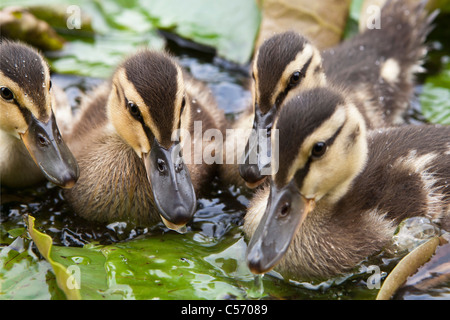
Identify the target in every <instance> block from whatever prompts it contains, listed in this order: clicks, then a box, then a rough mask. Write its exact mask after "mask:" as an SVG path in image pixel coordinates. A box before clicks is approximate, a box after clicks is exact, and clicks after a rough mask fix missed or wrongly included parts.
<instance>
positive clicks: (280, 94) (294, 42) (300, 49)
mask: <svg viewBox="0 0 450 320" xmlns="http://www.w3.org/2000/svg"><path fill="white" fill-rule="evenodd" d="M252 76H253V82H254V104H255V108H256V106H259V108H260V110H261V112H262V113H263V114H265V113H266V112H268V111H269V110H270V109H271V108H272V107H273V106H274V105H276V106H278V107H279V106H280V105H281V104H282V102H283V101H284V100H285V99H287V98H288V96H290V95H291V93H292V92H294V91H298V90H303V89H307V88H314V87H318V86H320V85H323V84H324V83H325V74H324V72H323V69H322V58H321V55H320V52H319V51H318V50H317V49H316V48H315V47H314V46H313V45H312V44H311V43H310V42H309V41H308V40H307V39H306V38H304V37H303V36H301V35H299V34H297V33H295V32H292V31H288V32H284V33H280V34H277V35H275V36H273V37H271V38H269V39H267V40H266V41H265V42H264V43H263V44H262V45H261V47H260V48H259V49H258V52H257V54H256V57H255V60H254V63H253V72H252Z"/></svg>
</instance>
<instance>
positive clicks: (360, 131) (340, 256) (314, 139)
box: [244, 88, 450, 279]
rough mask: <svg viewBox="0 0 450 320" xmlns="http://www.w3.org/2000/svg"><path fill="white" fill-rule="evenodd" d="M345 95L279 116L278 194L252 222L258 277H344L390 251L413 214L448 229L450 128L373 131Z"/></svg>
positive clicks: (313, 97) (262, 199) (255, 208)
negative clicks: (400, 228)
mask: <svg viewBox="0 0 450 320" xmlns="http://www.w3.org/2000/svg"><path fill="white" fill-rule="evenodd" d="M341 91H342V90H339V91H338V90H331V88H316V89H312V90H310V91H306V92H304V93H301V94H300V96H298V97H295V98H294V99H292V100H290V101H288V102H287V103H286V105H285V106H284V107H283V108H282V109H281V110H280V114H279V116H278V118H277V120H276V121H275V125H274V128H275V129H278V133H279V144H278V148H279V154H278V156H274V157H272V170H273V171H272V176H271V180H270V187H266V188H264V189H261V190H259V191H258V192H257V194H256V195H255V198H254V199H253V200H252V202H251V205H250V207H249V209H248V212H247V215H246V216H245V223H244V230H245V233H246V235H247V236H248V237H249V238H251V240H250V243H249V246H248V251H247V262H248V265H249V267H250V269H251V270H252V272H254V273H264V272H267V271H269V270H271V269H272V268H274V267H275V268H276V270H277V271H279V272H280V273H281V274H283V275H286V276H288V277H292V278H298V279H308V278H327V277H331V276H335V275H338V274H340V273H343V272H346V271H348V270H350V269H352V268H353V267H355V266H356V265H357V264H358V263H359V262H361V261H362V260H363V259H364V258H366V257H367V256H370V255H372V254H374V253H376V252H378V251H379V250H381V249H382V248H384V247H385V246H388V245H389V243H390V240H391V239H392V236H393V234H394V231H395V228H396V226H397V225H398V223H399V222H401V221H402V220H403V219H405V218H408V217H412V216H425V217H427V218H429V219H430V220H432V221H434V222H436V223H440V224H441V227H442V228H444V229H446V230H450V219H449V217H450V127H448V126H441V127H440V126H412V125H411V126H406V125H405V126H400V127H395V128H394V127H391V128H385V129H377V130H372V131H367V129H366V124H365V121H364V119H363V117H362V115H361V113H360V112H359V109H358V108H357V106H356V105H355V103H354V102H353V101H352V100H351V99H349V98H348V96H347V95H346V94H345V93H344V94H340V93H338V92H341ZM344 92H345V91H344ZM272 147H273V150H276V148H277V141H276V140H275V139H272Z"/></svg>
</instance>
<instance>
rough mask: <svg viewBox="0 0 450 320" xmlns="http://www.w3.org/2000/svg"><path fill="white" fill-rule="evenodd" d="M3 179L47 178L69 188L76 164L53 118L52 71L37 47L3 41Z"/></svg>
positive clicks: (18, 183) (21, 183)
mask: <svg viewBox="0 0 450 320" xmlns="http://www.w3.org/2000/svg"><path fill="white" fill-rule="evenodd" d="M0 55H1V57H2V59H1V61H0V112H1V114H0V139H1V144H0V180H1V184H2V186H7V187H13V188H18V187H26V186H31V185H34V184H36V183H38V182H41V181H43V180H45V179H47V180H48V181H51V182H53V183H55V184H56V185H58V186H61V187H64V188H70V187H72V186H73V184H74V183H75V182H76V181H77V179H78V174H79V172H78V165H77V163H76V160H75V158H74V157H73V155H72V153H71V151H70V150H69V149H68V148H67V146H66V144H65V142H64V141H63V139H62V137H61V134H60V132H59V129H58V125H57V123H56V120H55V115H54V109H55V108H56V107H57V106H56V105H55V98H54V95H53V94H52V92H51V81H50V71H49V68H48V65H47V63H46V62H45V61H44V59H43V57H42V56H41V55H40V54H39V53H38V52H37V51H36V50H35V49H33V48H31V47H29V46H27V45H24V44H21V43H17V42H12V41H7V40H2V41H1V44H0Z"/></svg>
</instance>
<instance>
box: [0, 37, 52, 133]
mask: <svg viewBox="0 0 450 320" xmlns="http://www.w3.org/2000/svg"><path fill="white" fill-rule="evenodd" d="M0 56H1V59H0V97H1V98H0V128H1V129H2V130H4V131H6V132H8V133H10V134H12V135H14V136H16V137H18V135H19V134H23V133H25V132H26V131H27V130H28V123H29V121H30V118H31V117H34V118H36V119H39V120H40V121H47V120H48V119H49V118H50V116H51V114H52V104H51V100H52V99H51V93H50V89H51V81H50V71H49V68H48V65H47V63H46V62H45V61H44V60H43V58H42V56H41V55H40V54H39V53H38V52H37V51H36V50H34V49H33V48H31V47H29V46H27V45H24V44H20V43H17V42H11V41H7V40H2V42H1V44H0Z"/></svg>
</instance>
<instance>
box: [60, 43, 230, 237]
mask: <svg viewBox="0 0 450 320" xmlns="http://www.w3.org/2000/svg"><path fill="white" fill-rule="evenodd" d="M195 121H202V130H203V131H202V132H200V135H201V134H202V133H203V132H205V131H206V130H207V129H213V128H214V129H218V130H219V131H220V132H222V130H223V129H224V123H225V118H224V114H223V112H222V111H220V110H219V109H218V108H217V106H216V103H215V101H214V99H213V97H212V95H211V94H210V91H209V90H208V89H207V88H206V87H205V86H204V85H203V84H201V83H200V82H197V81H195V80H194V79H192V78H190V77H189V76H188V75H187V74H186V73H185V72H184V71H182V69H181V68H180V66H179V65H178V63H177V62H176V61H175V60H174V59H173V58H172V57H170V56H169V55H167V54H165V53H162V52H155V51H150V50H141V51H138V52H137V53H136V54H134V55H132V56H130V57H128V58H127V59H125V61H124V62H123V63H122V64H121V65H119V66H118V68H117V69H116V71H115V73H114V75H113V77H112V79H111V80H110V81H109V82H108V83H106V84H104V85H103V86H102V87H100V88H99V89H98V90H97V92H96V93H95V94H94V96H93V97H91V98H90V99H89V101H87V102H86V103H85V105H84V106H83V107H82V111H81V114H80V115H79V118H78V121H77V123H76V125H75V127H74V129H73V132H72V135H71V138H70V146H71V147H72V148H73V150H74V153H75V155H76V157H77V159H78V162H79V164H80V168H81V175H80V180H79V182H78V183H77V185H76V186H75V187H74V188H73V189H72V190H70V191H68V192H67V193H66V197H67V199H68V201H69V202H70V203H71V205H72V207H73V208H74V210H75V211H76V212H77V213H78V214H79V215H81V216H83V217H85V218H87V219H91V220H97V221H105V222H110V221H118V220H120V221H128V222H130V223H132V224H134V225H144V226H148V225H152V224H155V223H157V222H158V221H161V218H160V215H161V217H162V218H163V221H164V222H165V223H166V225H168V226H169V227H171V228H174V229H178V228H179V227H181V226H183V225H184V224H186V223H187V222H188V221H186V220H185V219H181V220H180V221H168V220H167V218H164V216H163V215H162V214H161V209H160V207H158V204H157V203H155V198H154V197H155V194H156V193H157V192H158V190H159V189H160V188H156V187H155V188H154V189H152V185H151V183H155V182H151V181H156V180H157V179H159V177H163V176H166V175H167V174H169V173H168V172H172V173H173V177H178V175H177V174H178V173H179V172H184V173H185V170H187V171H188V175H189V176H190V181H191V182H190V183H192V186H193V190H195V194H197V195H198V193H199V192H201V189H202V187H203V186H204V185H205V184H206V183H208V182H209V181H210V179H212V177H213V175H214V174H215V173H216V169H217V167H216V165H215V164H211V165H208V164H206V163H205V162H202V163H200V164H195V163H194V162H193V161H191V160H192V159H187V155H185V150H186V149H185V148H186V146H184V147H183V161H184V163H185V164H186V168H187V169H182V167H180V166H181V165H180V166H179V165H178V164H176V163H174V164H173V165H174V167H173V168H172V167H170V166H169V162H170V159H167V158H166V159H165V161H166V163H162V164H161V167H158V166H159V165H160V162H158V164H153V163H151V161H152V154H153V150H154V149H156V148H157V149H158V150H159V151H162V152H168V150H172V149H171V148H174V147H175V146H176V145H177V144H176V143H175V142H174V141H173V140H172V138H173V137H172V133H173V131H175V130H177V129H181V130H182V132H181V144H183V143H186V144H187V143H190V144H191V149H192V150H194V144H195V143H197V144H198V143H199V142H203V149H202V151H203V150H204V148H205V147H207V146H208V144H210V143H211V144H215V143H216V142H211V141H197V140H195V139H194V138H195V135H194V122H195ZM189 134H190V136H191V137H192V139H191V140H188V136H187V135H189ZM200 139H202V136H200ZM194 141H195V142H194ZM174 150H175V149H174ZM192 156H193V154H192ZM155 159H156V158H155ZM158 159H159V158H158ZM158 161H160V160H158ZM167 161H168V162H167ZM163 165H165V166H169V167H166V168H163V167H162V166H163ZM159 169H161V170H162V171H161V173H160V174H158V170H159ZM166 169H167V170H166ZM164 170H166V171H164ZM171 170H173V171H171ZM172 173H170V174H172ZM152 175H153V176H152ZM155 176H156V178H155ZM171 177H172V176H171ZM152 179H153V180H152ZM154 179H156V180H154ZM177 179H178V178H177ZM183 179H184V180H186V179H188V178H187V177H186V176H183ZM184 180H183V181H184ZM188 180H189V179H188ZM186 181H187V180H186ZM180 183H181V182H180V181H179V180H177V183H176V184H175V188H177V187H176V186H181V185H180ZM190 183H187V184H186V185H190ZM157 189H158V190H157ZM155 192H156V193H155ZM174 192H177V191H174ZM159 195H160V194H159ZM160 196H161V195H160ZM165 196H167V200H164V201H166V202H170V201H175V199H176V195H175V194H174V195H171V194H167V195H162V197H165ZM172 196H173V197H172ZM181 196H183V195H181ZM171 197H172V199H171ZM191 200H192V199H191ZM193 201H195V196H194V199H193ZM163 205H164V204H163ZM169 205H170V203H169ZM180 205H182V204H180ZM176 209H177V208H175V210H176ZM169 214H170V213H169Z"/></svg>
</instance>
